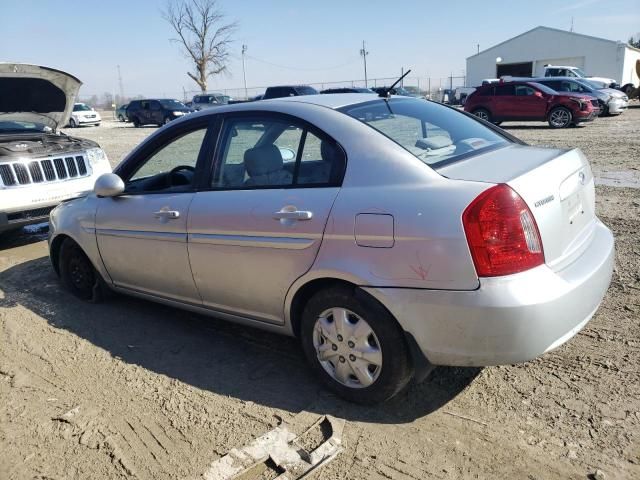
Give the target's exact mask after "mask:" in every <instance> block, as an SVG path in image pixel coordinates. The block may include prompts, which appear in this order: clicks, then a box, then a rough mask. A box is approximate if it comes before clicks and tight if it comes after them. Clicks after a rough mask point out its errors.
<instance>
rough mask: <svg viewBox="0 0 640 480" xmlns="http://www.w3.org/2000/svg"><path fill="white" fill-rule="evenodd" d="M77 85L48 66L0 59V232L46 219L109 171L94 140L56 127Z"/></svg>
mask: <svg viewBox="0 0 640 480" xmlns="http://www.w3.org/2000/svg"><path fill="white" fill-rule="evenodd" d="M80 85H82V83H81V82H80V80H78V79H77V78H75V77H73V76H72V75H69V74H68V73H65V72H61V71H59V70H54V69H52V68H48V67H40V66H37V65H26V64H16V63H0V91H1V92H2V93H3V95H1V96H0V233H2V232H5V231H8V230H15V229H19V228H20V227H22V226H23V225H28V224H30V223H39V222H44V221H47V219H48V218H49V212H50V211H51V210H52V209H53V207H55V206H56V205H58V204H59V203H60V202H63V201H65V200H68V199H70V198H74V197H78V196H81V195H84V194H85V193H86V192H88V191H90V190H92V189H93V185H94V183H95V181H96V178H98V177H99V176H100V175H102V174H103V173H108V172H111V166H110V164H109V160H108V159H107V156H106V154H105V153H104V151H103V150H102V149H101V148H100V146H99V145H98V144H97V143H95V142H93V141H91V140H86V139H84V138H77V137H71V136H68V135H64V134H61V133H58V132H57V130H58V128H60V127H61V126H63V125H66V124H67V122H68V121H69V117H70V116H71V110H72V108H73V101H74V99H75V97H76V95H77V94H78V90H79V89H80Z"/></svg>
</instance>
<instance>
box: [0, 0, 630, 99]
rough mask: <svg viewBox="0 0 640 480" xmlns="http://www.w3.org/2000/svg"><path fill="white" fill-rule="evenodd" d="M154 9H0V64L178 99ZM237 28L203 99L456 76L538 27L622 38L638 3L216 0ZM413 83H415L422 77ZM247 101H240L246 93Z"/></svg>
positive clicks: (183, 66) (119, 0)
mask: <svg viewBox="0 0 640 480" xmlns="http://www.w3.org/2000/svg"><path fill="white" fill-rule="evenodd" d="M165 3H166V2H165V1H164V0H158V1H155V0H110V1H102V0H85V1H82V2H80V1H72V0H64V1H45V0H0V24H1V25H2V26H1V27H0V36H1V38H2V40H1V41H0V61H15V62H26V63H35V64H40V65H47V66H51V67H55V68H59V69H61V70H65V71H68V72H70V73H72V74H74V75H75V76H77V77H78V78H80V79H81V80H82V81H83V82H84V85H83V87H82V90H81V96H82V97H83V98H86V97H88V96H91V95H92V94H97V95H101V94H102V93H104V92H115V93H117V92H118V90H119V87H118V72H117V67H116V66H117V65H120V68H121V72H122V80H123V84H124V91H125V94H126V95H136V94H143V95H147V96H163V97H167V96H170V97H177V98H182V92H183V88H184V89H186V90H188V91H189V90H197V85H196V84H195V83H194V82H193V81H192V80H191V79H189V78H188V77H187V75H186V71H187V70H188V69H189V68H190V65H189V63H188V61H187V60H186V58H185V57H184V55H183V54H182V52H181V50H180V48H179V46H178V45H177V44H175V43H171V42H170V41H169V38H171V37H172V32H171V30H170V28H169V25H168V24H167V23H166V22H165V21H164V20H163V19H162V17H161V15H160V10H161V9H162V8H163V7H164V5H165ZM219 3H220V6H221V7H222V9H223V10H224V12H225V13H226V14H227V16H228V19H229V21H233V20H237V21H238V23H239V28H238V31H237V34H236V39H237V42H236V44H235V45H234V48H233V51H234V58H233V59H232V61H231V62H230V64H229V74H228V75H226V76H220V77H217V78H215V79H212V80H210V82H209V89H210V90H220V89H223V88H234V87H242V86H243V79H242V62H241V55H240V50H241V46H242V44H246V45H247V48H248V51H247V58H246V73H247V84H248V86H249V87H262V86H266V85H273V84H282V83H311V82H329V81H338V80H351V79H361V78H363V76H364V75H363V67H362V58H361V57H360V55H359V49H360V48H361V43H362V40H366V42H367V50H368V51H369V56H368V57H367V59H368V61H367V63H368V74H369V78H374V77H389V76H393V75H399V73H400V70H401V68H402V67H405V68H411V69H412V74H411V75H412V76H416V75H417V76H420V77H422V78H423V79H424V78H426V77H427V76H431V77H446V76H449V75H450V74H453V75H462V74H463V72H464V68H465V59H466V57H468V56H470V55H473V54H474V53H476V48H477V47H476V45H477V44H480V48H481V49H485V48H489V47H490V46H492V45H495V44H496V43H499V42H502V41H504V40H506V39H508V38H510V37H513V36H515V35H518V34H520V33H523V32H524V31H526V30H529V29H531V28H534V27H536V26H538V25H545V26H549V27H555V28H561V29H566V30H569V28H570V26H571V21H572V20H571V19H572V17H573V24H574V31H576V32H578V33H584V34H587V35H593V36H597V37H603V38H608V39H611V40H622V41H626V40H628V38H629V37H630V36H631V35H635V34H636V33H638V32H639V31H640V0H566V1H558V0H551V1H548V0H537V1H531V0H529V1H521V0H511V1H509V2H504V1H495V0H484V1H478V0H474V1H458V2H452V1H448V2H447V1H437V2H427V1H426V0H422V1H420V0H404V1H403V2H397V1H377V0H369V1H359V0H340V1H336V0H325V1H323V2H318V1H316V2H313V3H311V2H305V1H300V0H298V1H295V0H267V1H264V0H263V1H257V0H255V1H254V0H246V1H242V0H236V1H229V0H219ZM423 81H424V80H423ZM250 93H251V92H250Z"/></svg>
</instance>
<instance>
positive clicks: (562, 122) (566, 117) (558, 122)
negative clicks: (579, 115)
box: [548, 107, 573, 128]
mask: <svg viewBox="0 0 640 480" xmlns="http://www.w3.org/2000/svg"><path fill="white" fill-rule="evenodd" d="M572 121H573V114H572V113H571V110H569V109H568V108H565V107H555V108H554V109H552V110H551V111H550V112H549V119H548V122H549V126H550V127H551V128H566V127H568V126H569V125H571V123H572Z"/></svg>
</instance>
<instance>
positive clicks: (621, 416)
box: [0, 103, 640, 480]
mask: <svg viewBox="0 0 640 480" xmlns="http://www.w3.org/2000/svg"><path fill="white" fill-rule="evenodd" d="M639 107H640V106H638V104H637V103H636V105H635V108H631V109H629V111H627V112H626V113H624V114H623V115H622V116H620V117H615V118H603V119H598V120H597V121H596V122H595V123H593V124H591V125H587V126H584V127H579V128H572V129H567V130H561V131H557V130H551V129H549V128H548V127H547V126H546V125H545V124H533V123H528V124H513V125H511V126H509V125H508V124H507V125H505V127H506V128H507V129H508V130H509V131H510V132H511V133H513V134H515V135H516V136H518V137H520V138H522V139H523V140H525V141H527V142H529V143H532V144H542V145H553V146H563V147H566V146H577V147H580V148H581V149H582V150H583V151H584V152H585V153H586V154H587V156H588V157H589V159H590V160H591V162H592V166H593V169H594V171H595V172H596V174H597V175H598V177H599V180H600V181H601V182H603V183H604V185H599V186H598V187H597V209H598V214H599V216H600V218H601V219H602V220H603V221H604V222H605V223H606V224H607V225H608V226H609V227H610V228H612V229H613V231H614V233H615V236H616V247H617V263H616V270H615V273H614V278H613V282H612V284H611V287H610V289H609V291H608V294H607V295H606V297H605V300H604V302H603V304H602V306H601V307H600V309H599V310H598V312H597V314H596V315H595V317H594V318H593V319H592V321H591V322H590V323H589V324H588V325H587V326H586V327H585V329H584V330H583V331H582V332H580V333H579V334H578V335H577V336H576V337H575V338H574V339H573V340H571V341H570V342H568V343H567V344H565V345H563V346H562V347H560V348H559V349H557V350H555V351H554V352H551V353H549V354H547V355H545V356H543V357H542V358H539V359H537V360H535V361H532V362H529V363H527V364H523V365H515V366H501V367H491V368H484V369H477V368H438V369H436V371H435V372H434V374H433V375H432V376H431V377H430V378H429V379H428V380H427V381H425V382H424V383H422V384H419V385H413V386H411V387H410V388H409V389H408V390H407V391H406V392H404V393H402V394H401V395H400V396H398V397H397V398H395V399H393V400H392V401H391V402H389V403H387V404H384V405H382V406H377V407H368V408H363V407H360V406H355V405H351V404H348V403H345V402H343V401H341V400H339V399H337V398H336V397H334V396H332V395H330V394H328V393H326V392H325V391H323V389H322V388H321V387H320V386H319V384H318V383H317V382H316V381H315V380H314V378H313V377H312V375H311V372H310V370H309V369H308V368H307V367H306V365H305V362H304V358H303V355H302V352H301V350H300V349H299V347H298V345H297V343H296V341H295V340H294V339H290V338H285V337H280V336H275V335H272V334H268V333H264V332H261V331H257V330H251V329H247V328H241V327H238V326H234V325H231V324H228V323H225V322H223V321H220V320H216V319H211V318H205V317H202V316H198V315H195V314H192V313H187V312H182V311H179V310H174V309H171V308H168V307H164V306H160V305H156V304H152V303H148V302H144V301H140V300H135V299H131V298H126V297H115V298H113V299H111V300H110V301H108V302H107V303H103V304H98V305H92V304H85V303H82V302H80V301H78V300H76V299H75V298H74V297H72V296H71V295H70V294H68V293H67V292H66V291H64V290H63V289H62V288H61V285H60V283H59V281H58V279H57V278H56V276H55V274H54V273H53V270H52V269H51V267H50V265H49V261H48V258H47V246H46V233H44V232H35V233H30V234H27V233H23V234H20V235H16V236H13V237H11V238H9V239H5V240H4V241H3V242H0V452H1V454H0V478H3V479H4V478H7V479H9V478H11V479H13V478H16V479H23V478H24V479H27V478H38V479H63V478H77V479H86V478H92V479H102V478H104V479H107V478H140V479H165V478H166V479H173V478H192V479H195V478H201V476H202V475H203V474H204V473H205V472H206V471H207V469H208V467H209V465H210V464H211V462H212V461H214V460H216V459H218V458H220V457H221V456H223V455H225V454H226V453H227V452H229V450H231V449H232V448H234V447H238V448H239V447H241V446H243V445H246V444H247V443H248V442H250V441H251V440H252V439H254V438H256V437H259V436H260V435H263V434H264V433H265V432H267V431H269V430H271V429H272V428H274V427H275V426H277V425H279V424H280V423H281V422H295V421H296V419H298V418H300V416H301V415H302V414H307V413H308V414H313V415H312V416H314V415H316V414H317V415H322V414H331V415H333V416H335V417H338V418H340V419H344V420H345V425H344V431H343V434H342V444H343V446H344V451H343V452H342V453H340V454H339V455H338V456H337V457H336V458H335V460H333V461H332V462H331V463H329V464H328V465H327V466H326V467H325V468H323V469H322V470H319V471H318V472H317V473H314V474H312V477H311V478H318V479H320V478H322V479H342V478H348V479H362V480H364V479H426V478H434V479H458V478H464V479H467V478H468V479H476V478H477V479H485V478H509V479H511V478H514V479H516V478H517V479H529V480H543V479H586V478H602V477H600V474H602V475H604V478H607V479H634V478H638V479H640V242H639V241H638V239H639V234H638V232H639V231H640V189H638V188H637V187H638V186H639V185H640V183H638V182H637V181H638V178H639V176H640V171H639V170H638V168H639V167H640V165H639V162H640V136H639V134H640V108H639ZM153 131H155V129H154V128H145V129H134V128H132V127H131V126H130V125H129V124H126V125H125V124H117V123H113V122H108V121H105V123H104V124H103V125H102V126H101V127H97V128H96V127H87V128H84V129H82V130H80V131H73V133H74V134H78V135H81V136H85V137H89V138H93V139H96V140H97V141H99V142H100V143H101V144H102V145H103V147H104V148H105V149H106V151H107V153H108V155H109V157H110V158H111V161H112V163H114V164H115V163H117V162H118V161H119V160H120V159H121V157H122V156H123V155H124V154H125V153H126V152H127V151H128V150H129V149H131V147H132V146H133V145H135V144H136V143H137V142H139V141H140V140H141V139H142V138H144V137H145V136H146V135H148V134H149V133H152V132H153ZM621 172H622V173H621ZM621 179H622V180H621ZM625 182H627V183H628V184H631V185H635V186H636V188H626V187H621V186H620V185H625V184H627V183H625ZM559 314H561V312H559ZM597 470H600V471H601V472H599V473H598V476H597V477H594V475H595V473H596V471H597ZM260 478H272V477H260Z"/></svg>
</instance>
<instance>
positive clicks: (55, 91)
mask: <svg viewBox="0 0 640 480" xmlns="http://www.w3.org/2000/svg"><path fill="white" fill-rule="evenodd" d="M81 85H82V82H81V81H80V80H78V79H77V78H76V77H74V76H73V75H70V74H68V73H65V72H62V71H60V70H55V69H53V68H48V67H41V66H38V65H29V64H24V63H0V92H2V95H1V96H0V123H3V122H12V121H17V122H30V123H40V124H42V125H45V126H47V127H50V128H51V129H53V130H56V129H58V128H60V127H63V126H64V125H66V124H67V123H68V122H69V117H70V116H71V112H72V110H73V103H74V101H75V98H76V96H77V95H78V91H79V90H80V86H81ZM0 131H1V129H0Z"/></svg>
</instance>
